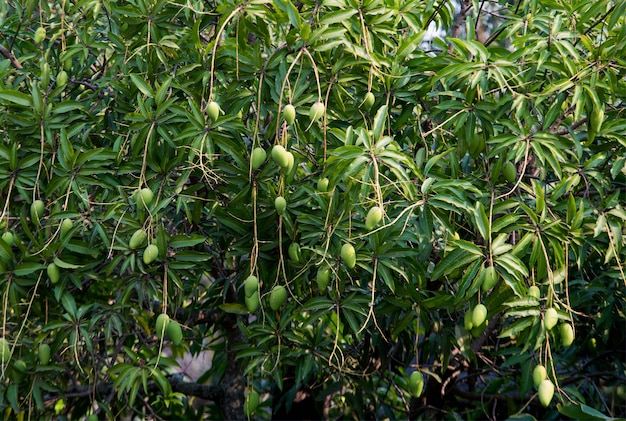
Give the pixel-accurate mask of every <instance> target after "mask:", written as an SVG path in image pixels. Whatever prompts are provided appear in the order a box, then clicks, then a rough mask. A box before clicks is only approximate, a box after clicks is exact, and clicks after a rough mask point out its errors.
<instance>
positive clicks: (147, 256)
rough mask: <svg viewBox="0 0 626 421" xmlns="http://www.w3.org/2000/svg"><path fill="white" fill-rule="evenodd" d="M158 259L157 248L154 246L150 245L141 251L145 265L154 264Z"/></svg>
mask: <svg viewBox="0 0 626 421" xmlns="http://www.w3.org/2000/svg"><path fill="white" fill-rule="evenodd" d="M157 257H159V248H158V247H157V245H156V244H150V245H148V247H146V248H145V250H144V251H143V262H144V263H145V264H146V265H149V264H150V263H152V262H154V261H155V260H156V259H157Z"/></svg>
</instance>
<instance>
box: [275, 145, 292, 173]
mask: <svg viewBox="0 0 626 421" xmlns="http://www.w3.org/2000/svg"><path fill="white" fill-rule="evenodd" d="M272 159H273V160H274V162H276V164H278V166H279V167H281V168H287V167H288V166H289V154H288V153H287V150H286V149H285V148H284V147H283V146H282V145H274V147H273V148H272Z"/></svg>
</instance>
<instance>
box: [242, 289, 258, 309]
mask: <svg viewBox="0 0 626 421" xmlns="http://www.w3.org/2000/svg"><path fill="white" fill-rule="evenodd" d="M245 302H246V307H247V309H248V311H249V312H250V313H254V312H255V311H256V309H257V308H259V293H258V292H255V293H254V294H252V295H251V296H249V297H248V296H246V297H245Z"/></svg>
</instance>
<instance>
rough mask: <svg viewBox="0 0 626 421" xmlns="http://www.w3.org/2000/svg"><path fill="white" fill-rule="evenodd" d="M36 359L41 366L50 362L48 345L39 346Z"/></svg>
mask: <svg viewBox="0 0 626 421" xmlns="http://www.w3.org/2000/svg"><path fill="white" fill-rule="evenodd" d="M37 357H38V358H39V363H40V364H41V365H48V363H49V362H50V345H48V344H44V343H41V344H39V351H38V352H37Z"/></svg>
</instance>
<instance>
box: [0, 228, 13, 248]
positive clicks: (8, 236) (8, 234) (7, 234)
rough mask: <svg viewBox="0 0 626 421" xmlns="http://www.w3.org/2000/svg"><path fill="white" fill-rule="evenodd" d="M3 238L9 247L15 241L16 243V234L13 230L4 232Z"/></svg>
mask: <svg viewBox="0 0 626 421" xmlns="http://www.w3.org/2000/svg"><path fill="white" fill-rule="evenodd" d="M2 240H3V241H4V242H5V243H7V245H8V246H9V247H11V246H12V245H13V243H15V236H14V235H13V233H12V232H11V231H7V232H5V233H3V234H2Z"/></svg>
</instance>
